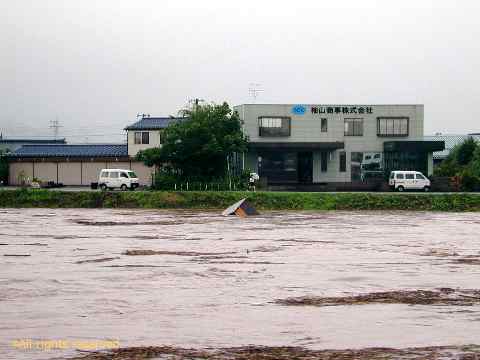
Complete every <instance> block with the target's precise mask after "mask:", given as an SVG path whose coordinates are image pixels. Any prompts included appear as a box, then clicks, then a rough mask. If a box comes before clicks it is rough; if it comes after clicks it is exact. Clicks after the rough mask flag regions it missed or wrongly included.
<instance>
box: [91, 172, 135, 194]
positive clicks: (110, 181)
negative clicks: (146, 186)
mask: <svg viewBox="0 0 480 360" xmlns="http://www.w3.org/2000/svg"><path fill="white" fill-rule="evenodd" d="M98 186H99V187H100V189H102V190H104V191H105V190H107V189H109V190H113V189H115V188H119V189H121V190H124V191H125V190H127V189H130V190H135V188H137V187H138V177H137V175H136V174H135V173H134V172H133V171H132V170H124V169H102V171H100V176H99V178H98Z"/></svg>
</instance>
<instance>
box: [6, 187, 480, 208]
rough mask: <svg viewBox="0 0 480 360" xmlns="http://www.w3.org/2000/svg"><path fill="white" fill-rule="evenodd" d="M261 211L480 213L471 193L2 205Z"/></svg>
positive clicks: (54, 198) (26, 192) (151, 194)
mask: <svg viewBox="0 0 480 360" xmlns="http://www.w3.org/2000/svg"><path fill="white" fill-rule="evenodd" d="M242 198H248V200H249V201H250V202H251V203H252V204H253V205H254V206H255V207H257V208H258V209H259V210H417V211H480V194H472V193H468V194H466V193H447V194H434V193H433V194H432V193H429V194H424V193H408V194H398V193H303V192H296V193H291V192H255V193H254V192H208V191H201V192H193V191H192V192H165V191H134V192H121V191H114V192H99V191H49V190H43V189H20V190H8V191H7V190H0V207H3V208H7V207H18V208H31V207H44V208H144V209H196V208H198V209H224V208H226V207H228V206H229V205H231V204H232V203H234V202H236V201H238V200H240V199H242Z"/></svg>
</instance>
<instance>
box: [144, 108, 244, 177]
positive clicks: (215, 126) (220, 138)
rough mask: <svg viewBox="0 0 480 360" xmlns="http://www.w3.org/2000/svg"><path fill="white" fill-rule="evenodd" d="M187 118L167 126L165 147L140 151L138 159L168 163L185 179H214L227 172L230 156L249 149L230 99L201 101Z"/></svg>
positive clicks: (188, 113) (187, 114) (147, 162)
mask: <svg viewBox="0 0 480 360" xmlns="http://www.w3.org/2000/svg"><path fill="white" fill-rule="evenodd" d="M185 116H186V119H185V120H184V121H180V122H177V123H175V124H172V125H170V126H169V127H168V128H167V129H165V130H164V133H163V136H162V140H163V143H162V147H161V148H152V149H147V150H144V151H140V152H139V153H138V154H137V159H138V160H140V161H143V162H144V163H145V164H146V165H148V166H157V167H165V165H168V167H169V168H170V169H172V172H173V173H175V174H176V175H177V176H179V177H181V178H184V179H195V180H206V181H209V180H212V179H218V178H224V177H225V176H226V174H227V167H228V165H227V159H228V158H229V157H230V156H231V155H232V154H233V153H241V152H245V151H246V150H247V144H248V139H247V138H246V137H245V135H244V134H243V132H242V124H241V121H240V118H239V117H238V114H237V113H236V112H233V111H232V110H231V109H230V107H229V106H228V104H227V103H223V104H222V105H215V104H212V105H197V106H195V107H194V108H193V109H191V110H187V111H185Z"/></svg>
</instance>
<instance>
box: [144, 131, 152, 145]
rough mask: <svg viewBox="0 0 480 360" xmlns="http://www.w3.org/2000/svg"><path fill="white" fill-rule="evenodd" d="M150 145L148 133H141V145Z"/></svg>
mask: <svg viewBox="0 0 480 360" xmlns="http://www.w3.org/2000/svg"><path fill="white" fill-rule="evenodd" d="M149 143H150V133H149V132H148V131H145V132H142V144H149Z"/></svg>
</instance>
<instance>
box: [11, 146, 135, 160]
mask: <svg viewBox="0 0 480 360" xmlns="http://www.w3.org/2000/svg"><path fill="white" fill-rule="evenodd" d="M8 156H9V157H13V158H21V157H126V156H128V149H127V145H126V144H71V145H23V146H22V147H21V148H20V149H17V150H16V151H14V152H13V153H11V154H9V155H8Z"/></svg>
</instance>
